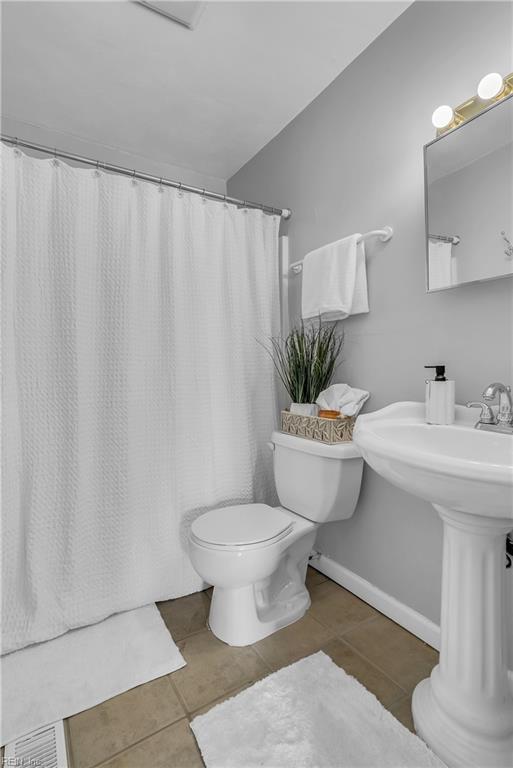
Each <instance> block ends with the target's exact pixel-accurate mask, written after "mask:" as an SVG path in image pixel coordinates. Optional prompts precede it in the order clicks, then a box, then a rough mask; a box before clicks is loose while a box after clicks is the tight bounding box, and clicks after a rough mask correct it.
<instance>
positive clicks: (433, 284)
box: [429, 240, 458, 290]
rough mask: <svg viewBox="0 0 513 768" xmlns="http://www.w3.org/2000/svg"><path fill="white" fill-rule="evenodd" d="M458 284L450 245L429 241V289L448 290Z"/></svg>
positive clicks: (440, 241) (439, 241)
mask: <svg viewBox="0 0 513 768" xmlns="http://www.w3.org/2000/svg"><path fill="white" fill-rule="evenodd" d="M457 282H458V276H457V272H456V258H455V257H454V255H453V253H452V243H446V242H444V241H443V240H430V241H429V289H430V290H435V289H437V288H448V287H449V286H451V285H455V283H457Z"/></svg>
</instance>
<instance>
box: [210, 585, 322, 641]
mask: <svg viewBox="0 0 513 768" xmlns="http://www.w3.org/2000/svg"><path fill="white" fill-rule="evenodd" d="M266 591H267V590H266V587H265V586H264V588H263V589H262V585H258V584H257V585H255V584H250V585H248V586H245V587H239V588H238V589H222V588H220V587H214V592H213V595H212V603H211V606H210V615H209V619H208V623H209V627H210V629H211V631H212V632H213V633H214V635H215V636H216V637H217V638H219V640H222V641H223V642H224V643H227V644H228V645H234V646H244V645H251V644H252V643H256V642H257V641H258V640H262V638H264V637H267V636H268V635H272V634H273V632H276V631H277V630H279V629H283V627H287V626H288V625H289V624H293V623H294V622H295V621H297V620H298V619H300V618H301V617H302V616H304V614H305V613H306V611H307V610H308V608H309V607H310V595H309V594H308V590H307V589H306V587H304V586H303V587H301V588H299V589H297V585H296V590H295V592H294V594H291V592H290V590H287V589H284V590H283V594H282V595H280V596H278V597H277V598H276V599H274V600H273V601H272V602H270V603H268V604H267V605H266V602H267V601H266V598H265V593H266Z"/></svg>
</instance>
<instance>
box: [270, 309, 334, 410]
mask: <svg viewBox="0 0 513 768" xmlns="http://www.w3.org/2000/svg"><path fill="white" fill-rule="evenodd" d="M270 342H271V346H270V348H269V347H268V348H267V351H268V352H269V354H270V355H271V357H272V360H273V362H274V365H275V368H276V370H277V372H278V375H279V377H280V379H281V381H282V382H283V386H284V387H285V389H286V390H287V392H288V394H289V395H290V398H291V400H292V402H291V405H290V411H291V413H298V414H301V415H303V416H316V415H317V406H316V405H315V401H316V400H317V398H318V397H319V395H320V393H321V392H322V391H323V390H324V389H326V388H327V387H328V386H329V385H330V383H331V380H332V378H333V374H334V373H335V370H336V368H337V364H338V363H337V360H338V356H339V354H340V351H341V349H342V346H343V343H344V334H343V332H340V333H338V332H337V327H336V324H330V325H322V324H321V321H320V320H319V322H318V324H315V323H310V324H308V325H305V324H304V323H303V322H301V325H299V326H298V327H297V328H294V329H293V330H292V331H290V333H289V334H288V336H287V337H286V338H281V337H273V338H271V339H270Z"/></svg>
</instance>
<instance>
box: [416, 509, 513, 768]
mask: <svg viewBox="0 0 513 768" xmlns="http://www.w3.org/2000/svg"><path fill="white" fill-rule="evenodd" d="M434 506H435V509H436V510H437V512H438V513H439V515H440V517H441V518H442V520H443V523H444V556H443V571H442V615H441V621H440V632H441V645H440V663H439V664H438V666H437V667H435V669H434V670H433V672H432V673H431V677H430V679H429V680H423V681H422V682H421V683H420V684H419V685H418V686H417V688H416V689H415V692H414V697H413V703H412V709H413V717H414V722H415V728H416V730H417V732H418V733H419V735H420V736H421V737H422V738H423V739H424V740H425V741H426V742H427V743H428V744H429V745H430V746H431V747H432V749H433V750H434V751H435V752H436V753H437V754H438V755H439V756H440V758H441V759H442V760H444V761H445V762H446V763H447V764H448V765H449V766H451V768H452V767H453V766H454V767H455V766H476V768H487V766H494V767H496V766H497V767H498V766H500V767H501V768H512V766H513V693H512V687H511V681H510V680H509V679H508V671H507V648H506V593H505V538H506V534H507V533H508V532H509V531H510V530H511V529H512V528H513V521H511V520H505V519H494V518H492V517H485V516H479V515H472V514H465V513H462V512H456V511H454V510H450V509H446V508H444V507H440V506H438V505H434ZM508 610H511V606H509V607H508Z"/></svg>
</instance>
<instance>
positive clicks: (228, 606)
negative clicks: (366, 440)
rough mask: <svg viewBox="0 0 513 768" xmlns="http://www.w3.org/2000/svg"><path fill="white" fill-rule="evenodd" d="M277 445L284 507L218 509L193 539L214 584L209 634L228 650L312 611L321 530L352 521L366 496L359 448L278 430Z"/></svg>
mask: <svg viewBox="0 0 513 768" xmlns="http://www.w3.org/2000/svg"><path fill="white" fill-rule="evenodd" d="M270 447H271V448H272V449H273V467H274V476H275V481H276V489H277V492H278V498H279V500H280V502H281V506H279V507H269V506H267V505H266V504H241V505H236V506H230V507H224V508H222V509H213V510H211V511H210V512H206V513H205V514H203V515H201V516H200V517H198V518H197V519H196V520H195V521H194V522H193V524H192V526H191V531H190V534H189V550H190V555H191V561H192V564H193V566H194V568H195V569H196V570H197V572H198V573H199V575H200V576H201V577H202V578H203V579H204V580H205V581H206V582H207V583H209V584H212V585H213V586H214V592H213V595H212V602H211V607H210V615H209V626H210V629H211V630H212V632H213V633H214V634H215V635H216V637H218V638H219V639H220V640H223V641H224V642H225V643H228V644H229V645H236V646H243V645H250V644H251V643H254V642H256V641H257V640H261V639H262V638H263V637H267V636H268V635H270V634H272V633H273V632H276V631H277V630H278V629H281V628H282V627H285V626H287V625H288V624H292V623H293V622H294V621H297V620H298V619H300V618H301V617H302V616H303V615H304V614H305V612H306V611H307V610H308V608H309V606H310V596H309V594H308V591H307V589H306V587H305V576H306V568H307V565H308V557H309V554H310V552H311V550H312V547H313V545H314V542H315V537H316V534H317V530H318V528H319V526H320V525H321V524H322V523H326V522H334V521H336V520H344V519H347V518H349V517H351V516H352V514H353V512H354V510H355V507H356V503H357V500H358V496H359V493H360V484H361V477H362V467H363V460H362V458H361V455H360V452H359V451H358V449H357V448H356V446H354V445H353V443H338V444H336V445H326V444H324V443H320V442H316V441H314V440H307V439H305V438H301V437H296V436H294V435H288V434H285V433H282V432H273V434H272V439H271V443H270Z"/></svg>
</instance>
